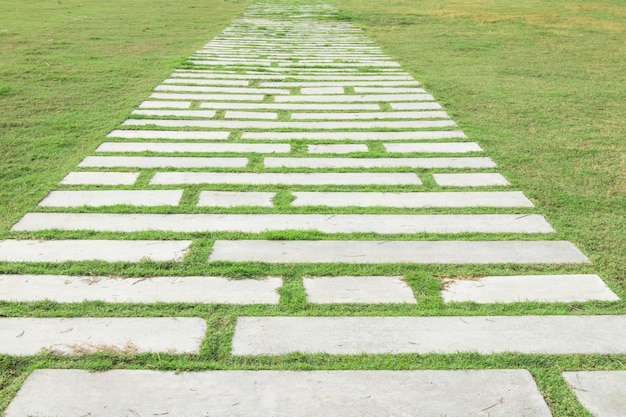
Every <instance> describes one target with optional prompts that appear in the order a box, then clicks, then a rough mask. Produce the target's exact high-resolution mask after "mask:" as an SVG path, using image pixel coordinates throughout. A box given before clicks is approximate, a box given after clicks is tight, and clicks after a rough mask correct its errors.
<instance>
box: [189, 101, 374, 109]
mask: <svg viewBox="0 0 626 417" xmlns="http://www.w3.org/2000/svg"><path fill="white" fill-rule="evenodd" d="M200 108H201V109H246V110H317V111H331V110H380V106H379V105H378V104H373V103H351V104H320V103H315V104H306V103H304V104H302V103H301V104H298V103H219V102H210V103H200Z"/></svg>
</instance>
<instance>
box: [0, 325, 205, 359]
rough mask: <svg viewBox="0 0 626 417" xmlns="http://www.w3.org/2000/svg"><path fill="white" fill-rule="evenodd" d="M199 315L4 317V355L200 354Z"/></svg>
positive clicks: (0, 342) (0, 334) (0, 336)
mask: <svg viewBox="0 0 626 417" xmlns="http://www.w3.org/2000/svg"><path fill="white" fill-rule="evenodd" d="M206 329H207V325H206V322H205V321H204V319H200V318H169V317H163V318H148V317H144V318H109V317H106V318H0V354H5V355H17V356H29V355H36V354H38V353H40V352H41V351H42V350H44V349H45V350H48V351H51V352H53V353H56V354H66V355H77V354H78V355H80V354H88V353H95V352H107V351H108V352H117V353H122V352H125V353H142V352H176V353H198V352H199V350H200V344H201V343H202V340H203V339H204V337H205V333H206Z"/></svg>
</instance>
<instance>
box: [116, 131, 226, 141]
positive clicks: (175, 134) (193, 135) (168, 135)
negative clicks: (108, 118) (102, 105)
mask: <svg viewBox="0 0 626 417" xmlns="http://www.w3.org/2000/svg"><path fill="white" fill-rule="evenodd" d="M228 135H230V133H229V132H195V131H194V132H181V131H173V130H114V131H112V132H111V133H109V134H108V135H107V137H108V138H123V139H178V140H186V139H194V140H226V139H228Z"/></svg>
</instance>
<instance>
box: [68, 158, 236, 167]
mask: <svg viewBox="0 0 626 417" xmlns="http://www.w3.org/2000/svg"><path fill="white" fill-rule="evenodd" d="M247 164H248V158H228V157H214V158H203V157H198V156H87V157H85V159H83V160H82V161H81V162H80V163H79V164H78V166H79V167H83V168H84V167H92V168H93V167H98V168H113V167H134V168H164V167H172V168H208V167H228V168H241V167H245V166H246V165H247Z"/></svg>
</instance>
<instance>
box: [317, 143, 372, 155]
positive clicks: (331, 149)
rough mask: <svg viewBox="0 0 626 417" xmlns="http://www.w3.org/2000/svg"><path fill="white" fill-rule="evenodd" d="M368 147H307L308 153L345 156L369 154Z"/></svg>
mask: <svg viewBox="0 0 626 417" xmlns="http://www.w3.org/2000/svg"><path fill="white" fill-rule="evenodd" d="M367 151H368V148H367V145H363V144H360V145H307V152H308V153H333V154H345V153H352V152H367Z"/></svg>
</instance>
